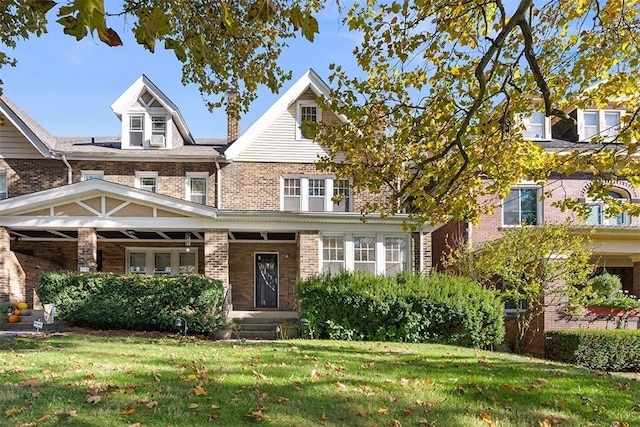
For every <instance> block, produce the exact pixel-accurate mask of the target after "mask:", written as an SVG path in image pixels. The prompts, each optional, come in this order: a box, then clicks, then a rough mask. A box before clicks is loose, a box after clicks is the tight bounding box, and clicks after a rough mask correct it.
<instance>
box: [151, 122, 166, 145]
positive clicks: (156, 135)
mask: <svg viewBox="0 0 640 427" xmlns="http://www.w3.org/2000/svg"><path fill="white" fill-rule="evenodd" d="M166 129H167V118H166V117H165V116H151V142H150V145H152V146H154V147H164V145H165V136H166Z"/></svg>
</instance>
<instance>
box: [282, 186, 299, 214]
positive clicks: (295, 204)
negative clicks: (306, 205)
mask: <svg viewBox="0 0 640 427" xmlns="http://www.w3.org/2000/svg"><path fill="white" fill-rule="evenodd" d="M283 185H284V186H283V192H284V210H285V211H299V210H300V200H301V198H300V179H299V178H285V179H284V184H283Z"/></svg>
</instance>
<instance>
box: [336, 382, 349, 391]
mask: <svg viewBox="0 0 640 427" xmlns="http://www.w3.org/2000/svg"><path fill="white" fill-rule="evenodd" d="M333 385H334V386H336V388H337V389H338V391H347V386H346V385H344V384H342V383H341V382H340V381H336V382H335V383H334V384H333Z"/></svg>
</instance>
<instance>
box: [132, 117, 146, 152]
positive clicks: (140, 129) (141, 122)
mask: <svg viewBox="0 0 640 427" xmlns="http://www.w3.org/2000/svg"><path fill="white" fill-rule="evenodd" d="M134 119H140V128H139V129H138V127H137V126H136V127H135V128H133V126H132V125H133V123H132V121H133V120H134ZM127 120H128V126H127V146H128V147H129V148H137V149H140V148H144V140H145V138H144V133H145V128H146V126H145V123H144V122H145V113H144V111H140V112H137V111H136V112H132V113H130V114H129V115H128V117H127ZM134 132H135V133H139V134H140V135H141V136H142V141H141V142H140V145H133V144H132V143H131V134H132V133H134Z"/></svg>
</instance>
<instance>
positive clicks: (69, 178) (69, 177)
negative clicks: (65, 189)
mask: <svg viewBox="0 0 640 427" xmlns="http://www.w3.org/2000/svg"><path fill="white" fill-rule="evenodd" d="M62 161H63V162H64V164H65V165H66V166H67V169H68V171H67V184H73V168H72V167H71V165H70V164H69V162H68V161H67V156H65V155H64V154H63V155H62Z"/></svg>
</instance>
